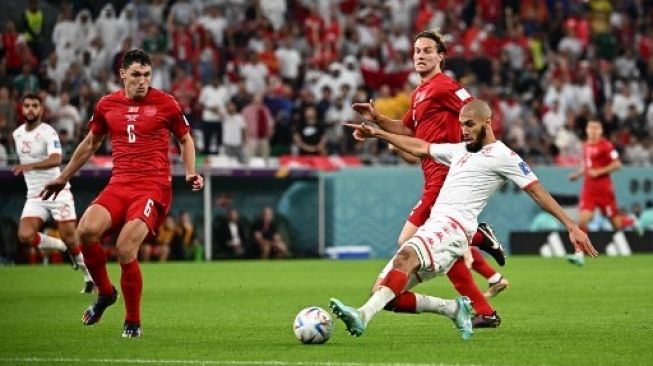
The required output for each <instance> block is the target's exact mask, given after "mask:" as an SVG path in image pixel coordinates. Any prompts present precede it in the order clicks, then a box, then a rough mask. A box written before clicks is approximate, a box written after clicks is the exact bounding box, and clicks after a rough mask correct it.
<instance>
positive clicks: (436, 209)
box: [330, 100, 598, 339]
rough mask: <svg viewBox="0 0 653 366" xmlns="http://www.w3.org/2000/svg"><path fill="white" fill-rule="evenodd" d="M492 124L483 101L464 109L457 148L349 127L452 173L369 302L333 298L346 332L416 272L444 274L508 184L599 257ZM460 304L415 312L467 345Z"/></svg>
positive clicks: (424, 303)
mask: <svg viewBox="0 0 653 366" xmlns="http://www.w3.org/2000/svg"><path fill="white" fill-rule="evenodd" d="M490 119H491V110H490V107H489V106H488V105H487V103H485V102H483V101H481V100H474V101H472V102H470V103H468V104H466V105H465V106H463V108H462V110H461V111H460V116H459V120H460V123H461V125H462V132H463V141H464V142H462V143H457V144H429V143H427V142H426V141H424V140H420V139H417V138H413V137H409V136H402V135H395V134H392V133H389V132H386V131H383V130H381V129H377V128H374V127H371V126H369V125H365V124H361V125H351V124H347V126H350V127H352V128H355V129H358V130H359V131H360V134H361V135H362V136H363V137H366V138H369V137H378V138H381V139H383V140H386V141H387V142H389V143H391V144H393V145H394V146H396V147H397V148H399V149H402V150H403V151H406V152H408V153H410V154H412V155H414V156H417V157H420V158H424V157H427V156H431V157H432V158H433V159H435V160H437V161H438V162H440V163H442V164H446V165H448V166H449V167H450V168H449V173H448V174H447V178H446V179H445V182H444V185H443V186H442V191H441V192H440V195H439V196H438V198H437V200H436V202H435V205H434V206H433V208H432V209H431V215H430V217H429V219H428V220H427V221H426V223H425V224H424V225H422V226H421V227H419V229H418V230H417V232H416V233H415V235H414V236H413V237H412V238H410V239H408V240H407V241H406V242H404V244H403V245H402V246H401V248H400V249H399V252H398V253H397V255H396V257H395V259H394V261H393V268H392V270H391V271H390V272H389V273H388V275H387V276H386V277H385V278H384V279H383V281H382V282H381V286H380V287H379V288H378V289H377V291H376V292H374V293H373V294H372V296H371V297H370V298H369V300H368V301H367V302H366V303H365V304H364V305H363V306H362V307H360V308H358V309H355V308H353V307H349V306H347V305H345V304H343V303H342V302H341V301H340V300H338V299H334V298H332V299H331V302H330V306H331V308H332V309H333V311H334V313H335V314H336V315H337V316H338V317H339V318H341V319H342V320H343V321H344V323H345V325H346V327H347V330H348V331H349V333H350V334H352V335H354V336H360V335H361V334H363V332H364V331H365V328H366V327H367V325H368V323H369V322H370V320H372V318H373V317H374V316H375V315H376V314H377V313H378V312H379V311H381V310H382V309H383V307H384V306H386V304H387V303H388V302H390V301H392V299H394V298H395V297H396V296H397V294H400V293H401V292H402V291H404V289H405V288H406V286H407V285H408V284H409V279H410V277H411V276H413V275H414V274H415V273H416V272H418V271H421V270H427V271H431V272H434V273H436V274H446V273H447V271H449V269H450V268H451V266H452V265H453V263H454V262H455V261H456V260H457V259H458V258H460V257H461V256H462V255H463V253H464V252H465V251H466V250H467V248H468V245H469V241H470V238H471V236H472V235H474V233H475V232H476V227H477V225H478V222H477V219H478V215H479V213H480V212H481V210H482V209H483V207H485V205H486V204H487V201H488V200H489V198H490V197H491V196H492V194H493V193H494V192H495V191H496V190H497V189H498V188H499V187H500V186H501V185H502V184H503V183H504V182H505V181H506V180H511V181H513V182H514V183H515V184H517V185H518V186H519V187H520V188H521V189H523V190H524V191H526V192H527V193H528V194H529V195H530V196H531V198H532V199H533V200H534V201H535V202H536V203H537V204H538V205H540V206H541V207H542V208H543V209H545V210H546V211H548V212H549V213H551V214H552V215H554V216H555V217H556V218H557V219H558V220H560V221H561V222H562V223H563V224H564V225H565V227H566V228H567V230H568V231H569V239H570V241H571V243H572V244H573V245H574V246H575V247H576V249H577V250H579V251H583V252H585V253H586V254H588V255H589V256H592V257H595V256H597V255H598V253H597V252H596V250H595V249H594V247H593V246H592V243H591V242H590V240H589V238H588V237H587V235H586V234H585V233H584V232H583V231H582V230H581V229H580V228H579V227H578V225H577V224H576V223H575V222H574V220H572V219H571V218H570V217H569V216H567V214H566V213H565V211H564V210H563V209H562V208H561V207H560V205H558V203H557V202H556V201H555V200H554V199H553V198H552V197H551V195H550V194H549V193H548V192H547V191H546V190H545V189H544V188H543V187H542V185H541V184H540V183H539V181H538V179H537V177H536V176H535V174H534V173H533V171H532V170H531V169H530V168H529V166H528V165H527V164H526V163H525V162H524V161H523V160H522V159H521V158H520V157H519V155H517V154H516V153H515V152H513V151H512V150H510V149H509V148H508V147H506V145H504V144H503V142H501V141H498V140H497V139H496V138H495V137H494V133H493V132H492V128H491V126H490ZM464 300H465V299H463V300H462V301H461V299H460V298H459V299H457V301H454V300H443V299H439V298H436V297H431V296H428V297H426V296H425V297H424V299H422V300H421V303H420V301H418V304H417V307H418V310H420V311H426V312H434V313H439V314H442V315H447V316H449V317H450V318H452V319H454V321H455V322H456V325H457V326H458V328H459V329H460V330H461V331H462V332H463V339H468V338H469V337H470V336H471V333H472V329H471V324H468V323H467V322H466V321H464V320H461V319H460V318H463V317H467V316H470V314H465V313H467V312H468V308H467V306H463V305H467V304H466V302H467V301H464ZM461 313H463V315H461ZM468 320H470V319H468ZM470 323H471V321H470Z"/></svg>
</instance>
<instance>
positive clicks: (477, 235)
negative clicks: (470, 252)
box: [471, 230, 483, 247]
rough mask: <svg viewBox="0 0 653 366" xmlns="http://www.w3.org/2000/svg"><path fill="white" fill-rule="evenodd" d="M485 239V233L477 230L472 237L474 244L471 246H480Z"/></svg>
mask: <svg viewBox="0 0 653 366" xmlns="http://www.w3.org/2000/svg"><path fill="white" fill-rule="evenodd" d="M482 241H483V234H481V232H480V231H478V230H477V231H476V232H475V233H474V236H473V237H472V244H471V246H474V247H475V246H478V245H479V244H480V243H481V242H482Z"/></svg>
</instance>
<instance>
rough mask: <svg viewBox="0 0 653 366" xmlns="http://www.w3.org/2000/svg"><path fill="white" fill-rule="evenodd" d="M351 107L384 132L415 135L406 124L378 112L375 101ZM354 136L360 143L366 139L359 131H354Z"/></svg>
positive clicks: (355, 104) (371, 100)
mask: <svg viewBox="0 0 653 366" xmlns="http://www.w3.org/2000/svg"><path fill="white" fill-rule="evenodd" d="M351 107H352V108H353V109H354V110H355V111H356V112H358V113H360V115H361V116H363V118H365V119H367V120H370V121H372V122H374V123H376V124H377V125H378V126H379V128H381V129H383V130H386V131H388V132H392V133H396V134H399V135H413V131H412V130H411V129H410V128H408V127H406V126H404V123H403V122H402V121H401V120H399V119H391V118H389V117H386V116H384V115H382V114H381V113H379V112H377V110H376V108H374V99H370V102H369V103H354V104H352V106H351ZM353 136H354V138H355V139H356V140H358V141H362V140H364V139H365V138H364V137H362V136H360V135H359V132H358V131H357V130H354V132H353Z"/></svg>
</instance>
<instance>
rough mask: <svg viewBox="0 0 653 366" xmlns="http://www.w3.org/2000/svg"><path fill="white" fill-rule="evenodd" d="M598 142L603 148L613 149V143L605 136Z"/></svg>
mask: <svg viewBox="0 0 653 366" xmlns="http://www.w3.org/2000/svg"><path fill="white" fill-rule="evenodd" d="M599 144H600V146H601V147H603V148H605V149H610V150H612V149H614V145H613V144H612V142H610V140H608V139H606V138H605V137H603V138H601V140H599Z"/></svg>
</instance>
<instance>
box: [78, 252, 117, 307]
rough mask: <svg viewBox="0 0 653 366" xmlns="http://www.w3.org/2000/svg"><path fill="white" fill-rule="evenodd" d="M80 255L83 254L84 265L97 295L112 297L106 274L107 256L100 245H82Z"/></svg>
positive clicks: (109, 282)
mask: <svg viewBox="0 0 653 366" xmlns="http://www.w3.org/2000/svg"><path fill="white" fill-rule="evenodd" d="M82 253H83V254H84V264H86V267H87V268H88V271H89V273H91V277H93V282H95V285H96V286H97V288H98V294H100V295H103V296H111V295H113V284H112V283H111V280H110V279H109V274H108V273H107V254H106V252H105V251H104V248H103V247H102V245H100V243H92V244H89V245H82Z"/></svg>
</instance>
